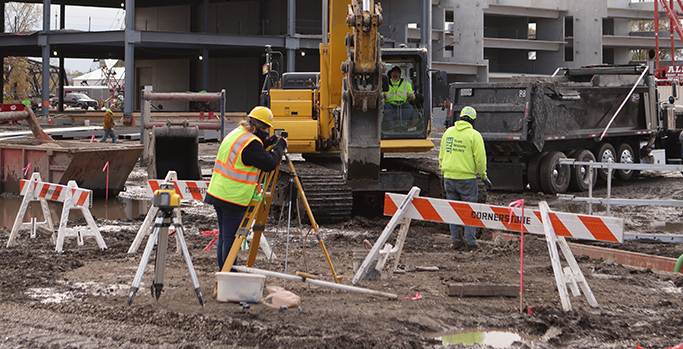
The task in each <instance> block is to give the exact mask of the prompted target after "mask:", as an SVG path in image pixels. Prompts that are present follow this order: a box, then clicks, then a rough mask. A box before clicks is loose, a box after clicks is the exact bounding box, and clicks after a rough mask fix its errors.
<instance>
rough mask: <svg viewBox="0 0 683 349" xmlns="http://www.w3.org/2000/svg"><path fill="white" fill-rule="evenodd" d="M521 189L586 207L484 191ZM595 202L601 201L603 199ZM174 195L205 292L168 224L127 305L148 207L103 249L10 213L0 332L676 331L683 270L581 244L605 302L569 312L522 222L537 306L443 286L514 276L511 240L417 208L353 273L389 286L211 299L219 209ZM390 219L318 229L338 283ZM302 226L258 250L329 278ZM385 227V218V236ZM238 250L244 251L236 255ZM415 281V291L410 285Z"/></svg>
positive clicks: (297, 335)
mask: <svg viewBox="0 0 683 349" xmlns="http://www.w3.org/2000/svg"><path fill="white" fill-rule="evenodd" d="M214 147H215V145H214ZM141 172H142V170H141V169H139V168H136V170H134V171H133V173H132V177H131V178H133V180H132V181H131V184H132V183H139V182H140V181H142V180H144V179H143V178H144V176H141V175H140V173H141ZM680 177H681V175H680V174H678V173H674V174H668V175H661V174H654V173H652V174H649V173H644V174H643V175H642V176H641V177H640V178H639V179H638V180H636V181H634V182H631V183H616V184H615V187H614V188H613V189H612V193H613V197H622V198H644V197H648V196H656V197H659V198H678V197H680V193H681V192H683V182H681V180H680ZM135 192H136V191H135V190H133V189H131V190H130V191H128V193H135ZM604 194H605V188H604V185H603V186H602V187H598V188H596V192H595V195H596V196H600V195H604ZM520 198H524V199H525V201H526V203H527V205H528V206H527V207H530V206H536V205H537V203H538V202H539V201H541V200H545V201H548V202H549V204H550V206H551V208H552V209H553V210H558V211H569V212H578V211H581V212H583V211H584V210H585V208H584V207H583V205H579V204H575V203H571V202H568V201H563V200H558V199H556V198H554V197H551V196H547V195H542V194H535V193H529V192H525V193H496V192H492V193H489V196H488V201H489V203H491V204H496V205H507V204H508V203H509V202H511V201H514V200H517V199H520ZM597 209H598V210H602V211H604V207H597ZM182 211H183V223H184V226H185V227H186V230H187V236H186V239H187V242H188V245H189V249H190V254H191V255H192V260H193V263H194V267H195V270H196V272H197V276H198V278H199V282H200V285H201V288H202V292H203V294H204V300H205V301H206V305H205V306H204V307H201V306H200V305H199V302H198V301H197V298H196V297H195V294H194V290H193V287H192V282H191V280H190V277H189V273H188V270H187V267H186V265H185V262H184V260H183V258H182V255H178V254H175V250H176V246H175V240H174V239H170V246H169V255H168V257H167V263H166V277H165V280H164V281H165V282H164V289H163V293H162V294H161V297H160V298H159V300H158V301H157V300H156V299H155V298H154V297H152V296H151V295H150V292H149V287H150V284H151V282H152V278H153V275H154V270H153V269H154V268H153V266H152V265H150V266H148V268H147V271H146V272H145V275H144V277H143V279H142V285H141V288H140V291H139V292H138V294H137V296H136V298H135V300H134V302H133V304H132V305H131V306H127V305H126V300H127V298H128V292H129V288H130V285H131V283H132V281H133V278H134V276H135V272H136V270H137V268H138V263H139V261H140V258H141V255H142V250H143V249H144V244H143V245H142V247H141V248H140V249H139V250H138V251H137V252H136V253H133V254H128V253H126V252H127V250H128V248H129V247H130V245H131V243H132V241H133V239H134V237H135V235H136V234H137V230H138V228H139V226H140V225H141V223H142V220H143V218H144V217H138V218H136V219H133V220H119V221H113V222H112V221H104V220H102V219H101V218H98V220H97V221H98V225H105V224H107V225H115V226H117V227H118V228H117V229H114V230H107V232H106V233H103V237H104V239H105V241H106V243H107V246H108V249H106V250H99V249H98V248H97V245H96V243H95V241H94V239H92V238H86V239H85V245H84V246H77V244H76V241H75V239H73V238H70V239H67V243H66V244H65V247H64V253H61V254H57V253H54V252H53V251H54V246H53V245H52V243H51V241H50V238H49V236H45V235H43V234H39V235H38V236H37V237H36V238H35V239H31V238H30V237H29V233H27V232H22V233H20V235H19V237H18V239H17V241H16V245H15V246H14V247H11V248H6V247H4V243H5V242H6V241H7V239H8V238H9V234H10V228H8V227H3V228H2V229H0V242H2V243H3V246H2V248H0V328H1V329H2V330H0V333H2V336H1V337H0V348H16V347H27V348H38V347H41V348H42V347H71V348H109V347H111V348H114V347H116V348H152V347H154V348H156V347H164V348H233V347H259V348H292V347H307V348H372V347H376V348H387V347H390V348H432V347H434V348H436V347H442V346H443V345H444V344H443V343H442V342H441V340H437V339H434V334H436V335H437V336H438V334H445V333H450V332H456V331H463V330H465V331H472V330H479V331H481V330H499V331H509V332H515V333H519V334H522V335H524V336H525V337H528V338H529V339H528V340H526V341H525V342H523V343H519V342H518V343H515V344H512V346H513V347H519V348H556V347H564V348H634V347H635V345H640V346H642V347H643V348H664V347H669V346H673V345H677V344H679V343H683V333H682V332H681V328H683V295H682V287H683V275H680V274H678V275H677V274H673V273H663V272H654V271H652V270H649V269H637V268H631V267H627V266H623V265H620V264H617V263H614V262H613V261H611V260H604V259H589V258H587V257H585V256H577V260H578V262H579V265H580V267H581V270H582V272H583V274H584V275H585V276H586V278H587V281H588V285H589V286H590V288H591V290H592V292H593V294H594V295H595V297H596V299H597V301H598V303H599V307H597V308H593V307H591V306H590V305H589V304H588V302H587V300H586V298H585V297H584V296H583V295H581V296H579V297H572V298H571V303H572V307H573V310H572V311H570V312H564V311H563V310H562V306H561V303H560V299H559V295H558V290H557V286H556V284H555V278H554V274H553V269H552V266H551V263H550V258H549V255H548V248H547V244H546V242H545V240H544V239H542V238H541V237H540V236H536V235H527V236H526V240H525V243H524V247H525V251H524V252H525V257H524V265H525V268H524V306H525V307H530V308H531V309H532V312H531V314H522V313H520V312H519V298H517V297H466V298H459V297H451V296H448V295H447V286H448V285H450V284H455V283H472V284H479V285H493V284H505V285H519V279H520V275H519V267H520V257H519V248H520V246H519V242H516V241H510V242H501V241H498V242H497V243H494V242H493V241H492V240H490V237H491V236H492V234H493V233H494V232H493V231H489V230H483V231H482V232H481V233H482V236H481V240H480V241H481V248H480V249H479V250H477V251H472V252H463V251H453V250H451V249H450V247H449V235H448V234H449V233H448V226H446V225H443V224H437V223H430V222H418V221H413V222H412V223H411V225H410V230H409V233H408V237H407V239H406V245H405V246H404V250H403V254H402V256H401V261H400V263H399V272H400V273H395V274H394V276H393V277H392V278H391V279H386V278H382V279H379V280H365V281H362V282H361V283H360V285H359V286H361V287H365V288H369V289H373V290H378V291H382V292H388V293H393V294H396V295H398V300H389V299H385V298H380V297H375V296H368V295H364V294H360V293H356V292H348V291H341V290H335V289H331V288H327V287H324V286H316V285H311V284H307V283H302V282H293V281H287V282H286V283H285V282H284V280H281V279H276V278H270V277H269V278H267V280H266V285H274V286H285V288H286V289H287V290H289V291H292V292H294V293H296V294H297V295H298V296H300V297H301V303H300V308H289V309H287V310H278V309H272V308H269V307H267V306H265V305H262V304H253V305H251V307H250V308H248V309H245V308H243V307H242V306H241V305H239V304H236V303H220V302H217V301H216V300H215V299H214V298H213V297H212V296H211V294H212V289H213V287H214V283H215V280H216V278H215V275H214V273H215V272H216V271H217V270H216V268H217V267H216V260H215V258H216V257H215V250H213V249H212V250H211V251H209V252H206V251H204V247H205V246H206V245H207V244H208V242H209V241H210V239H211V237H207V236H203V235H201V234H199V231H202V230H213V229H216V225H215V224H216V223H215V213H214V212H213V210H212V209H211V208H210V207H203V206H201V205H191V206H190V205H188V206H186V207H183V209H182ZM613 211H614V213H615V215H616V216H619V217H621V218H624V220H625V222H626V224H625V226H626V230H627V233H638V234H652V233H668V234H672V233H674V232H670V231H663V230H661V226H657V225H653V224H652V221H653V220H654V219H662V220H664V219H665V220H666V222H667V223H670V224H679V223H681V217H682V215H681V214H680V212H678V211H677V210H672V209H669V208H662V207H635V206H634V207H631V206H621V207H614V208H613ZM388 221H389V219H388V218H387V217H374V218H363V217H355V218H353V219H351V220H349V221H345V222H342V223H338V224H334V225H326V226H323V227H322V229H321V231H322V232H321V234H322V237H323V241H324V243H325V245H326V247H327V249H328V252H329V254H330V258H331V261H332V264H333V265H334V267H335V270H336V272H337V274H338V275H339V276H342V277H343V283H344V284H350V280H351V279H353V276H354V274H355V272H354V269H353V258H354V251H356V250H362V249H363V241H364V240H368V241H371V242H374V241H376V240H377V238H378V237H379V236H380V234H381V232H382V230H383V229H384V228H385V226H386V224H387V223H388ZM308 233H309V229H308V227H307V226H303V227H298V226H294V227H293V228H291V229H290V234H289V244H288V243H287V242H288V237H287V229H286V227H285V225H284V222H277V221H271V222H270V224H269V227H268V229H267V232H266V234H265V237H266V239H267V240H268V242H269V243H270V245H271V246H272V248H273V249H274V251H275V253H276V254H277V259H275V260H271V261H268V260H266V259H265V257H264V256H263V254H262V253H259V256H258V258H257V261H256V264H255V267H257V268H261V269H266V270H271V271H277V272H284V271H285V266H286V268H287V272H288V273H289V274H292V273H293V272H294V271H303V272H307V273H311V274H314V275H316V276H317V277H318V278H319V279H321V280H326V281H331V280H332V275H331V272H330V269H329V267H328V265H327V263H326V261H325V258H324V255H323V254H322V252H321V249H320V246H319V244H318V242H317V241H316V239H315V238H314V237H313V236H312V234H308ZM395 238H396V234H395V233H394V234H393V235H392V237H391V238H390V239H389V242H391V243H394V241H395ZM145 243H146V239H145ZM594 244H598V245H603V246H608V247H612V248H614V247H618V248H623V249H628V250H631V251H637V252H642V253H649V254H657V255H663V256H667V257H674V258H677V257H678V256H680V255H681V254H683V246H681V244H680V243H679V244H668V243H661V242H656V241H628V242H625V243H624V244H618V245H616V244H609V245H607V244H604V243H594ZM287 246H289V249H288V250H287ZM244 258H246V252H244V251H243V252H241V253H240V256H239V259H241V260H244ZM152 260H153V258H152ZM564 265H566V263H565V264H564ZM419 267H437V268H438V270H437V271H420V270H425V269H423V268H419ZM416 295H420V296H421V299H415V300H413V298H418V297H415V296H416ZM452 347H454V348H465V347H468V346H465V345H464V344H453V345H452ZM469 347H474V348H483V347H486V346H485V345H482V344H475V345H474V346H469ZM469 347H468V348H469Z"/></svg>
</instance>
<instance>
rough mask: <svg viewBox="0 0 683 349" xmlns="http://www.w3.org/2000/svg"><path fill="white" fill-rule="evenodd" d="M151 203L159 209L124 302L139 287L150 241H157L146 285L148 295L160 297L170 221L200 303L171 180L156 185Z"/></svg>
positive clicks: (133, 294) (152, 243)
mask: <svg viewBox="0 0 683 349" xmlns="http://www.w3.org/2000/svg"><path fill="white" fill-rule="evenodd" d="M152 204H153V205H154V206H157V207H158V208H159V212H158V213H157V215H156V219H155V221H154V225H153V227H152V232H151V233H150V234H149V239H148V240H147V246H146V247H145V252H144V253H143V254H142V259H140V265H139V266H138V270H137V272H136V274H135V279H134V280H133V284H132V285H131V287H130V294H129V296H128V305H131V304H132V303H133V299H134V298H135V294H136V293H137V291H138V289H139V288H140V282H141V281H142V276H143V275H144V274H145V268H146V267H147V264H148V263H149V258H150V256H151V255H152V249H154V243H155V242H157V241H158V242H157V254H156V260H155V262H154V280H153V282H152V285H151V287H150V291H151V293H152V296H153V297H155V298H156V299H157V300H159V296H161V291H162V290H163V288H164V272H165V269H166V252H167V250H168V227H169V226H171V224H173V227H174V228H175V230H176V234H177V237H178V238H177V240H176V241H178V243H179V244H180V248H181V250H182V252H183V256H184V257H185V263H186V264H187V269H188V270H189V272H190V277H191V278H192V285H193V286H194V291H195V294H196V295H197V299H198V300H199V304H201V305H202V306H204V299H203V298H202V291H201V289H200V288H199V280H197V275H196V274H195V271H194V266H193V265H192V259H191V258H190V253H189V251H188V249H187V244H186V243H185V232H184V230H183V226H182V225H181V224H180V217H179V216H178V213H177V212H176V210H174V208H176V207H178V206H180V196H179V195H178V194H177V193H176V191H175V185H174V184H172V183H163V184H161V185H160V186H159V189H158V190H157V191H155V192H154V197H153V200H152Z"/></svg>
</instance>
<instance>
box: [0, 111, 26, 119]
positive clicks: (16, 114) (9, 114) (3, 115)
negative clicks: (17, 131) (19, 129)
mask: <svg viewBox="0 0 683 349" xmlns="http://www.w3.org/2000/svg"><path fill="white" fill-rule="evenodd" d="M27 117H28V111H26V110H24V111H4V112H0V121H21V120H24V119H26V118H27Z"/></svg>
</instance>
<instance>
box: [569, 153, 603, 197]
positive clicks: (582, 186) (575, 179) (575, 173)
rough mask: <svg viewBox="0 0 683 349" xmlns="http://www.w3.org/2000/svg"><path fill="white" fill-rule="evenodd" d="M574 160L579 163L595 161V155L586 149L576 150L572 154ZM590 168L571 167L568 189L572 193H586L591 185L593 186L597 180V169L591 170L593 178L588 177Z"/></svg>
mask: <svg viewBox="0 0 683 349" xmlns="http://www.w3.org/2000/svg"><path fill="white" fill-rule="evenodd" d="M574 159H576V161H580V162H588V161H595V155H593V153H591V152H590V150H588V149H581V150H577V151H576V152H575V153H574ZM589 168H590V166H578V165H577V166H572V167H571V168H570V171H571V178H570V180H569V188H571V190H573V191H578V192H582V191H586V190H588V188H589V187H590V185H591V183H592V185H593V186H595V181H597V179H598V172H597V169H593V178H592V179H591V178H590V177H589V176H588V172H589V171H588V169H589Z"/></svg>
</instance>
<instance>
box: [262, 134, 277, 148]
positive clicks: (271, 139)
mask: <svg viewBox="0 0 683 349" xmlns="http://www.w3.org/2000/svg"><path fill="white" fill-rule="evenodd" d="M276 141H277V136H276V135H272V136H270V137H268V138H267V139H266V141H265V142H263V147H264V148H268V147H269V146H271V145H273V144H275V142H276Z"/></svg>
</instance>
